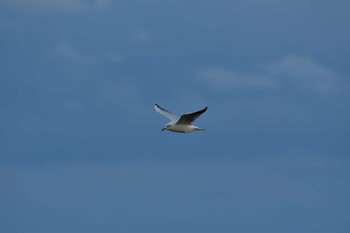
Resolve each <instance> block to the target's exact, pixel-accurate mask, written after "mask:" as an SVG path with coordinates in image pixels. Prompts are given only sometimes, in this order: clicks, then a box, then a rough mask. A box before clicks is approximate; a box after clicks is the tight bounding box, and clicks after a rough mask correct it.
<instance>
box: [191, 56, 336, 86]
mask: <svg viewBox="0 0 350 233" xmlns="http://www.w3.org/2000/svg"><path fill="white" fill-rule="evenodd" d="M196 78H197V79H198V80H200V81H202V82H204V83H206V84H207V85H208V86H210V87H211V88H212V89H214V90H216V91H232V90H271V89H279V88H283V87H287V86H288V87H290V88H293V89H297V90H300V91H303V92H317V93H334V92H336V91H338V90H339V81H340V80H341V79H342V77H341V75H339V74H337V72H335V71H333V70H332V69H330V68H327V67H325V66H322V65H320V64H318V63H317V62H315V61H313V60H311V59H308V58H305V57H302V56H286V57H283V58H282V59H280V60H277V61H272V62H267V63H263V64H260V65H259V66H257V67H256V68H255V69H254V70H253V71H251V72H249V73H242V72H238V71H236V70H234V69H226V68H223V67H209V68H202V69H199V70H198V71H197V72H196Z"/></svg>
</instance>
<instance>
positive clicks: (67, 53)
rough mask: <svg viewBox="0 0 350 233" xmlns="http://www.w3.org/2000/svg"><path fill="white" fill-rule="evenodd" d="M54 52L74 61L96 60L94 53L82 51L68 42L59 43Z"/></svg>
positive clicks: (86, 62)
mask: <svg viewBox="0 0 350 233" xmlns="http://www.w3.org/2000/svg"><path fill="white" fill-rule="evenodd" d="M54 54H55V55H56V56H59V57H61V58H63V59H65V60H68V61H70V62H74V63H80V64H91V63H94V62H95V61H96V57H95V56H94V55H92V54H87V53H84V52H80V51H78V50H76V49H74V48H73V47H72V46H70V45H69V44H67V43H59V44H58V45H57V46H56V47H55V48H54Z"/></svg>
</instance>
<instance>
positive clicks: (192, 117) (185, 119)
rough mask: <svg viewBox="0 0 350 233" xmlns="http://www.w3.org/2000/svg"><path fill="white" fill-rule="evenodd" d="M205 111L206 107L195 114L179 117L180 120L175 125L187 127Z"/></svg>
mask: <svg viewBox="0 0 350 233" xmlns="http://www.w3.org/2000/svg"><path fill="white" fill-rule="evenodd" d="M207 109H208V107H205V108H203V109H202V110H199V111H197V112H193V113H188V114H184V115H182V116H181V117H180V119H179V120H178V122H177V123H176V124H178V125H189V124H191V123H192V122H193V121H195V120H196V119H197V118H198V117H199V116H200V115H201V114H202V113H204V112H205V111H207Z"/></svg>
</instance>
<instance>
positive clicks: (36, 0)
mask: <svg viewBox="0 0 350 233" xmlns="http://www.w3.org/2000/svg"><path fill="white" fill-rule="evenodd" d="M112 3H113V2H112V1H111V0H90V1H87V0H30V1H28V0H3V1H2V2H1V5H3V6H4V7H6V8H8V9H11V10H14V11H18V12H27V13H53V12H55V13H75V12H81V11H85V10H90V9H92V10H101V9H107V8H108V7H110V6H111V5H112Z"/></svg>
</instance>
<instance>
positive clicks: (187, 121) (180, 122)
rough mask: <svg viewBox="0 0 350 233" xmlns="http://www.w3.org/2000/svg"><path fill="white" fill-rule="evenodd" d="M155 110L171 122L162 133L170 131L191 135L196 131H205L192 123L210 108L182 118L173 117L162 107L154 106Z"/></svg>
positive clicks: (184, 115)
mask: <svg viewBox="0 0 350 233" xmlns="http://www.w3.org/2000/svg"><path fill="white" fill-rule="evenodd" d="M154 109H155V110H156V111H157V112H159V113H160V114H162V115H163V116H165V117H166V118H168V119H169V120H170V122H169V123H167V124H166V125H165V127H164V128H163V129H162V131H163V130H170V131H173V132H177V133H191V132H193V131H196V130H204V129H202V128H199V127H197V126H194V125H192V122H193V121H195V120H196V119H197V118H198V117H199V116H200V115H201V114H202V113H204V112H205V111H207V109H208V107H205V108H203V109H202V110H199V111H197V112H193V113H187V114H183V115H182V116H181V117H178V116H175V115H173V114H172V113H171V112H169V111H168V110H166V109H164V108H162V107H160V106H159V105H158V104H155V105H154Z"/></svg>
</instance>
